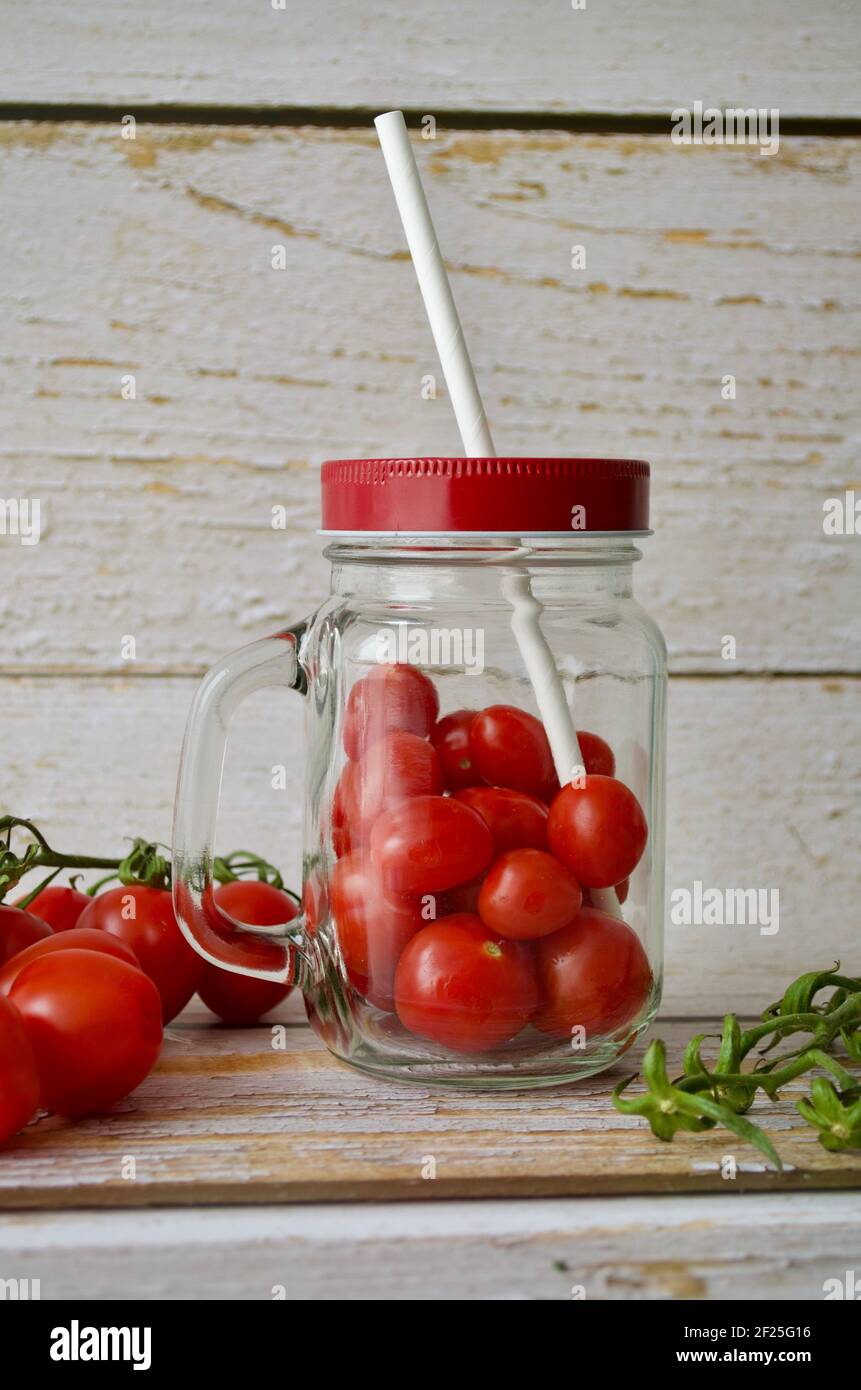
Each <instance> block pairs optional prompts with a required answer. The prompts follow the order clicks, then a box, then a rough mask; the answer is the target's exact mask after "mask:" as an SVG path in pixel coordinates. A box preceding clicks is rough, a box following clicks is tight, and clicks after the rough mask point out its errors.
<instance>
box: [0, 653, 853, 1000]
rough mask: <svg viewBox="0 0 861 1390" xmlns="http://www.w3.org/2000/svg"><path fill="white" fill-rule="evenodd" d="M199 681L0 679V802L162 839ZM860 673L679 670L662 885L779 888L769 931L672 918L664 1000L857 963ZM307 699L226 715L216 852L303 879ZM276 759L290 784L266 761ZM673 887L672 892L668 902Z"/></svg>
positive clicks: (757, 996)
mask: <svg viewBox="0 0 861 1390" xmlns="http://www.w3.org/2000/svg"><path fill="white" fill-rule="evenodd" d="M193 685H194V682H193V681H191V680H180V679H171V680H168V679H152V680H126V681H121V680H119V679H111V680H94V679H89V678H88V679H77V680H74V679H68V678H64V679H50V680H35V679H29V678H21V679H7V680H5V681H3V682H2V684H0V697H2V702H3V715H4V720H3V727H4V730H5V735H6V745H5V746H6V754H5V759H4V773H3V793H2V801H3V808H4V810H6V811H15V812H17V813H18V814H22V813H29V814H31V815H33V816H35V817H36V818H37V819H38V820H39V821H40V823H41V824H43V825H44V827H45V829H46V830H47V832H48V833H49V835H50V836H51V837H52V838H53V839H54V840H55V842H56V843H57V845H58V846H61V847H63V848H68V849H70V850H71V849H75V850H77V851H78V852H79V853H93V854H95V853H105V852H113V853H118V852H119V849H120V845H121V844H122V838H121V837H123V836H133V835H136V834H143V835H149V836H151V837H154V838H157V839H160V840H164V841H169V839H170V821H171V807H172V801H173V791H174V781H175V776H176V763H177V759H178V756H179V748H180V742H181V738H182V729H183V725H184V722H185V718H186V713H187V710H188V706H189V704H190V701H191V693H192V689H193ZM859 694H861V689H859V684H858V682H857V681H834V680H826V681H812V680H805V681H794V680H780V681H756V680H748V679H744V678H739V679H736V680H716V679H715V680H712V679H697V680H686V679H683V678H677V679H675V680H674V681H673V682H672V684H671V691H670V741H669V751H668V766H669V786H668V825H667V844H668V867H667V886H668V890H673V889H687V890H689V891H691V892H692V891H693V885H694V883H695V882H696V881H700V882H701V883H702V884H703V885H704V886H705V887H717V888H720V889H727V888H759V889H775V888H776V889H777V890H778V891H779V894H780V899H779V904H780V918H779V931H778V932H777V933H776V934H774V935H768V934H761V933H760V930H759V927H758V926H756V925H751V926H737V927H729V926H724V927H716V926H715V927H707V926H676V925H674V924H673V922H672V921H671V920H670V919H669V914H668V919H667V943H666V957H667V974H666V992H665V1003H666V1007H667V1008H668V1009H670V1010H672V1011H673V1012H674V1013H683V1012H684V1013H707V1014H715V1013H720V1012H722V1011H723V1010H724V1009H727V1008H736V1009H741V1010H745V1009H746V1010H748V1011H751V1012H758V1011H759V1010H760V1009H762V1008H763V1007H764V1006H765V1004H767V1003H769V1002H770V1001H771V999H772V998H774V997H775V996H776V995H778V994H780V993H781V992H782V990H783V988H784V987H785V985H786V984H788V983H789V981H790V980H791V979H793V978H794V977H795V976H796V975H798V974H800V973H801V972H802V971H804V970H810V969H814V968H816V967H823V968H824V967H826V966H828V965H829V964H830V963H831V961H832V960H833V959H836V958H842V959H843V962H844V965H845V966H846V968H847V969H852V970H853V971H855V972H856V973H857V971H858V969H859V961H858V953H857V913H856V905H857V903H858V902H859V900H861V861H859V856H858V852H857V850H858V842H859V825H861V809H859V805H861V720H859V707H858V701H859ZM301 714H302V709H301V701H300V700H298V699H293V698H291V697H289V696H281V695H280V694H278V693H276V692H270V693H268V694H260V695H257V696H255V697H254V700H253V701H252V702H250V703H249V705H248V706H247V707H246V708H245V709H244V710H243V711H242V712H241V713H240V714H238V715H237V718H236V726H235V730H234V734H233V738H232V742H231V745H230V751H229V754H228V763H227V771H226V779H225V791H224V797H223V810H222V816H221V821H220V830H219V848H220V849H221V850H228V849H230V848H235V847H236V846H238V845H248V844H250V845H252V846H253V847H256V848H257V849H258V850H259V851H260V852H261V853H263V854H267V855H268V856H269V857H270V858H271V859H272V860H273V861H274V862H275V863H277V864H279V865H280V866H281V867H282V868H283V870H284V872H285V874H286V875H287V877H288V880H290V879H292V880H293V881H296V880H297V878H298V875H299V866H300V863H301V855H300V839H301V816H302V808H301V804H300V798H299V795H298V793H297V791H296V788H299V787H301V784H302V758H303V752H302V734H301ZM275 765H283V766H284V767H286V769H287V778H286V784H287V787H288V788H289V789H290V790H289V791H287V792H284V791H276V790H273V787H272V768H273V766H275ZM668 901H669V899H668Z"/></svg>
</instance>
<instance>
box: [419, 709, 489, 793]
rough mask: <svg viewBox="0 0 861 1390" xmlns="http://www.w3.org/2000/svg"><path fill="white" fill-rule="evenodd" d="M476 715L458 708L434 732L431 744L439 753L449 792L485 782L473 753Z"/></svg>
mask: <svg viewBox="0 0 861 1390" xmlns="http://www.w3.org/2000/svg"><path fill="white" fill-rule="evenodd" d="M475 714H476V711H475V710H474V709H456V710H455V711H454V712H453V713H452V714H447V715H446V716H445V718H443V719H440V721H439V723H438V724H436V725H435V726H434V728H433V729H432V730H431V743H432V744H433V746H434V748H435V749H436V751H437V753H438V754H439V758H440V762H441V763H442V770H443V776H444V777H445V785H446V787H447V788H448V790H449V791H453V792H454V791H458V790H459V789H460V788H461V787H472V786H474V785H475V783H476V782H480V781H481V778H480V777H479V775H478V773H477V772H476V770H475V768H474V767H473V763H472V754H471V753H470V751H469V730H470V725H471V724H472V721H473V719H474V718H475Z"/></svg>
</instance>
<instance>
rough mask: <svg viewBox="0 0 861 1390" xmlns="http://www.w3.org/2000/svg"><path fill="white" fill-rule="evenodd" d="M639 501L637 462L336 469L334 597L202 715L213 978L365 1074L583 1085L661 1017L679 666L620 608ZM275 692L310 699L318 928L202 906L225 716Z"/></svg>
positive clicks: (309, 846)
mask: <svg viewBox="0 0 861 1390" xmlns="http://www.w3.org/2000/svg"><path fill="white" fill-rule="evenodd" d="M648 488H649V467H648V464H645V463H640V462H635V461H628V460H607V459H471V460H466V459H360V460H336V461H333V462H330V463H327V464H324V465H323V470H322V489H323V531H322V534H323V535H324V536H327V537H328V538H329V547H328V550H327V552H326V553H327V555H328V557H329V558H330V559H331V561H332V588H331V594H330V596H329V597H328V598H327V599H326V600H325V602H324V603H323V604H322V605H321V607H320V608H319V609H318V610H317V611H316V613H314V614H313V615H312V616H311V617H309V618H308V619H306V620H305V621H304V622H301V623H298V624H296V626H294V627H291V628H288V629H286V630H284V631H282V632H280V633H278V634H277V635H276V636H274V637H271V638H266V639H263V640H261V641H258V642H254V643H252V644H250V645H249V646H246V647H244V648H242V649H241V650H239V651H237V652H234V653H233V654H232V655H231V656H228V657H227V658H225V659H224V660H223V661H221V662H220V663H218V665H216V666H215V667H214V668H213V669H212V670H211V671H210V672H209V673H208V675H207V676H206V677H205V678H204V680H203V682H202V684H201V686H200V688H199V690H198V692H197V695H196V697H195V700H194V704H193V706H192V709H191V713H190V716H189V722H188V728H187V732H186V738H185V745H184V748H183V758H182V764H181V768H180V776H179V783H178V789H177V804H176V817H175V829H174V879H175V881H174V901H175V907H176V911H177V916H178V918H179V921H180V923H181V925H182V929H183V931H184V933H185V935H186V936H187V938H188V940H189V941H190V942H191V943H192V945H193V946H195V948H196V949H197V950H198V951H199V952H200V954H201V955H202V956H204V958H205V959H207V960H208V961H210V962H212V963H215V964H217V965H221V966H223V967H225V968H226V969H228V970H233V971H236V972H238V973H239V974H244V975H251V976H257V977H259V978H261V979H267V980H272V981H281V982H284V983H292V984H295V985H297V986H298V987H299V988H300V989H301V990H302V992H303V994H304V996H305V1002H306V1007H307V1012H308V1017H309V1019H310V1021H311V1023H312V1025H313V1027H314V1028H315V1029H316V1031H317V1032H318V1033H319V1035H320V1036H321V1038H323V1039H324V1041H325V1042H326V1044H327V1046H328V1047H329V1048H330V1049H331V1051H332V1052H333V1053H334V1054H335V1055H336V1056H337V1057H340V1058H341V1059H342V1060H343V1061H345V1062H349V1063H350V1064H351V1065H353V1066H355V1067H358V1068H359V1069H361V1070H362V1071H364V1072H367V1073H371V1074H374V1075H380V1076H385V1077H388V1078H393V1079H398V1080H411V1081H418V1082H421V1083H423V1084H437V1085H443V1086H460V1087H473V1088H489V1087H493V1088H504V1087H512V1088H514V1087H525V1086H538V1085H545V1084H553V1083H558V1082H561V1081H567V1080H575V1079H576V1078H578V1077H582V1076H588V1075H590V1074H591V1073H594V1072H596V1071H600V1070H601V1069H602V1068H605V1067H608V1066H609V1065H611V1064H612V1062H613V1061H614V1060H615V1058H616V1057H618V1056H619V1055H620V1053H622V1052H624V1051H625V1050H626V1049H627V1048H628V1047H629V1046H630V1044H631V1043H632V1042H633V1040H634V1039H635V1038H636V1037H637V1036H638V1035H639V1034H640V1033H641V1032H642V1031H643V1030H644V1029H645V1028H647V1027H648V1025H649V1023H650V1021H651V1019H652V1018H653V1016H654V1013H655V1010H656V1009H657V1006H658V1002H659V998H660V982H661V964H662V936H663V917H664V905H663V898H664V810H663V801H664V730H665V690H666V653H665V647H664V642H663V639H662V637H661V634H660V631H659V630H658V628H657V627H656V625H655V624H654V622H653V621H652V620H651V619H650V618H649V617H648V615H647V614H646V613H645V612H644V611H643V609H642V608H641V607H640V606H639V604H638V603H637V602H636V600H635V599H634V597H633V593H632V571H633V565H634V561H635V560H638V559H639V558H640V552H639V551H638V549H637V548H636V546H635V544H634V541H635V540H636V539H637V538H638V537H640V536H644V535H648V534H649V531H648ZM271 685H286V686H289V687H290V689H292V690H295V691H297V692H298V693H299V694H300V695H301V696H302V698H303V700H304V702H305V710H306V774H305V780H306V787H307V792H306V799H305V845H304V859H303V895H302V907H303V911H302V913H301V914H300V916H299V917H297V918H295V919H294V920H293V921H291V922H289V923H286V924H284V925H283V926H276V927H266V928H262V927H257V928H254V929H251V928H249V927H246V926H244V925H243V924H242V923H239V922H237V921H235V920H234V919H233V918H231V917H230V916H229V915H228V914H227V913H226V912H225V911H224V910H223V909H222V908H221V907H220V906H219V905H218V904H217V903H216V902H215V901H214V898H213V885H212V875H211V868H212V856H213V837H214V832H215V822H216V815H217V808H218V796H219V788H220V780H221V770H222V765H223V760H224V748H225V738H226V733H227V725H228V722H229V719H230V716H231V714H232V711H233V709H234V708H235V707H236V705H237V704H238V702H239V701H240V700H242V699H244V697H245V696H246V695H248V694H250V693H251V692H252V691H255V690H257V689H259V688H260V687H263V686H271ZM575 731H576V732H575Z"/></svg>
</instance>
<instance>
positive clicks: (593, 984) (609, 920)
mask: <svg viewBox="0 0 861 1390" xmlns="http://www.w3.org/2000/svg"><path fill="white" fill-rule="evenodd" d="M533 949H534V952H535V965H536V971H537V975H538V988H539V992H540V995H541V1003H540V1004H539V1007H538V1011H537V1013H536V1014H535V1017H534V1018H533V1020H532V1023H533V1026H534V1027H535V1028H538V1029H539V1030H540V1031H541V1032H542V1033H549V1034H551V1035H552V1036H553V1037H555V1038H567V1037H570V1036H571V1033H572V1030H573V1029H574V1028H577V1027H582V1028H584V1029H585V1030H586V1036H587V1037H588V1038H590V1039H592V1038H596V1037H602V1036H604V1035H605V1034H607V1033H614V1032H615V1031H616V1030H617V1029H618V1028H621V1027H622V1026H623V1025H624V1024H626V1023H629V1022H630V1021H631V1019H633V1018H634V1017H635V1016H636V1015H637V1014H638V1013H639V1012H640V1010H641V1009H642V1007H643V1005H644V1004H645V1002H646V1000H647V998H648V996H649V990H650V989H651V985H652V972H651V970H650V969H649V962H648V959H647V958H646V953H645V951H644V950H643V947H642V945H641V944H640V939H639V937H638V936H637V935H636V933H635V932H633V931H632V930H631V928H630V927H629V926H628V925H627V923H626V922H620V921H619V920H618V919H617V918H615V917H608V916H607V914H606V913H605V912H598V911H597V910H596V909H595V908H591V907H584V908H583V910H582V912H580V914H579V915H578V916H577V917H575V918H574V921H573V922H569V924H568V926H567V927H563V928H562V930H561V931H558V932H554V933H553V935H552V936H545V937H542V939H541V940H540V941H537V942H536V943H535V946H534V948H533Z"/></svg>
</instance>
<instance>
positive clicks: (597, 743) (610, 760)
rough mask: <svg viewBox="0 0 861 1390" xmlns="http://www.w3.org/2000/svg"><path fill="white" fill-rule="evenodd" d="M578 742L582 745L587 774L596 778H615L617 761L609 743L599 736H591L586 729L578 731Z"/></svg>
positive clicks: (581, 749) (581, 750) (581, 751)
mask: <svg viewBox="0 0 861 1390" xmlns="http://www.w3.org/2000/svg"><path fill="white" fill-rule="evenodd" d="M577 742H578V743H579V744H580V753H581V755H582V758H583V766H584V768H585V769H586V773H587V774H592V775H594V776H596V777H612V776H614V774H615V772H616V759H615V757H614V756H613V750H612V748H611V747H610V745H609V743H605V742H604V740H603V739H602V738H599V736H598V735H597V734H590V733H589V732H588V731H587V730H586V729H578V730H577Z"/></svg>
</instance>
